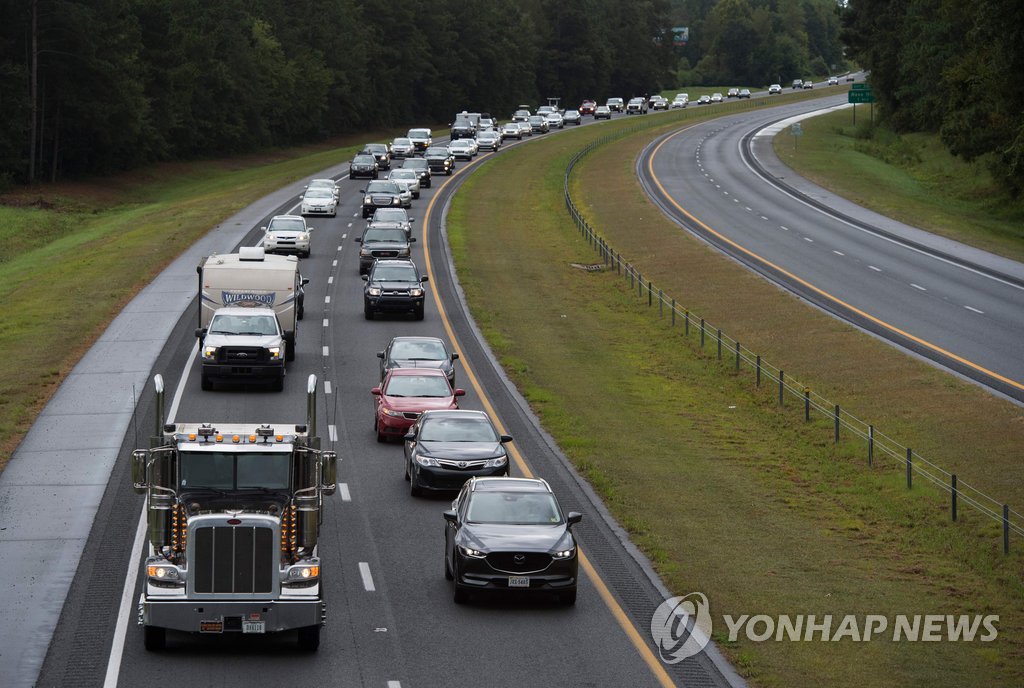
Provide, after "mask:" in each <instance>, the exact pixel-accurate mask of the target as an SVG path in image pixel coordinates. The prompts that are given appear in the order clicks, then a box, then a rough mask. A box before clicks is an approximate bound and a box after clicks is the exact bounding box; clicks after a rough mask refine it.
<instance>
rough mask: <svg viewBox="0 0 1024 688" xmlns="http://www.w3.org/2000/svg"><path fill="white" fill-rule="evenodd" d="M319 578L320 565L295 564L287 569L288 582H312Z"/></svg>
mask: <svg viewBox="0 0 1024 688" xmlns="http://www.w3.org/2000/svg"><path fill="white" fill-rule="evenodd" d="M319 577H320V564H296V565H295V566H292V567H291V568H290V569H288V581H289V582H296V581H312V580H316V579H317V578H319Z"/></svg>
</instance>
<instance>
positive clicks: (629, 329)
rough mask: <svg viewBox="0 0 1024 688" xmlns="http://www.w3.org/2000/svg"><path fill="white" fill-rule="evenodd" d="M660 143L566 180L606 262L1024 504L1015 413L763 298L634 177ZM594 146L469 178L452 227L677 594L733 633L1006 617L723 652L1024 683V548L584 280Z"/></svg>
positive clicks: (482, 287) (844, 681)
mask: <svg viewBox="0 0 1024 688" xmlns="http://www.w3.org/2000/svg"><path fill="white" fill-rule="evenodd" d="M667 120H668V118H666V121H667ZM604 131H608V130H607V129H606V130H604ZM656 131H657V130H656V129H652V130H651V132H650V133H645V134H641V135H638V136H634V137H631V138H628V139H626V140H624V141H622V142H620V143H615V144H612V145H608V146H606V147H604V148H602V149H601V150H600V151H598V152H596V153H594V154H593V155H591V156H590V157H588V158H587V159H586V161H585V162H584V164H583V166H582V169H581V170H580V172H579V174H578V176H576V177H575V178H574V179H575V180H576V181H575V182H574V188H575V192H574V193H576V194H577V195H578V197H579V199H580V200H582V202H583V203H584V206H585V212H586V214H587V216H588V218H589V219H590V220H591V222H592V224H595V225H596V226H599V227H602V228H603V230H602V231H603V233H604V234H605V236H606V238H608V239H609V241H610V242H611V244H612V245H613V246H615V247H616V248H617V249H618V250H620V251H622V252H623V253H625V254H626V255H627V257H628V259H629V260H631V261H632V262H634V264H636V265H637V266H638V267H639V268H640V270H641V271H642V272H643V273H644V275H645V276H649V277H650V278H652V279H653V280H654V282H655V283H656V284H657V285H658V286H659V287H662V288H665V289H666V290H667V291H669V292H670V293H672V294H673V295H675V296H677V297H678V298H680V299H684V300H685V302H686V304H687V305H688V306H690V307H691V308H693V309H695V310H696V311H697V312H699V313H701V314H702V315H706V316H707V317H708V318H709V319H712V320H713V321H715V322H716V323H719V324H721V325H722V326H723V328H727V331H728V332H730V333H731V334H733V335H734V336H738V338H739V339H741V340H742V341H743V342H744V344H745V345H747V346H749V347H751V348H754V349H755V350H759V351H761V352H762V353H763V354H764V355H765V356H766V358H767V359H768V360H771V361H773V362H774V363H776V364H779V365H781V366H782V367H784V368H785V369H786V370H787V371H791V372H793V373H798V372H799V374H800V375H799V376H800V378H801V379H805V380H808V381H810V382H811V384H814V385H815V387H816V389H817V390H818V391H820V392H822V393H824V394H826V395H827V396H830V397H831V398H834V399H837V400H840V401H843V402H849V403H850V404H851V406H850V407H849V408H851V410H853V411H854V412H855V413H857V414H858V415H861V416H862V417H867V418H868V419H870V420H873V421H875V422H876V424H877V425H879V427H881V428H884V429H885V430H886V431H887V432H889V433H890V434H894V435H895V436H896V437H898V438H900V439H904V440H905V441H907V442H909V443H911V444H912V445H913V446H915V448H918V447H919V448H920V451H922V452H923V453H924V454H925V455H928V456H930V458H932V459H935V460H938V461H940V462H948V464H949V465H950V466H952V467H959V469H961V478H962V479H968V478H967V477H966V476H971V479H976V480H974V481H975V482H980V483H982V484H983V486H984V487H986V488H988V489H991V490H992V491H994V492H996V493H997V494H1000V495H1001V496H1005V498H1007V499H1010V500H1012V503H1014V504H1024V487H1022V485H1021V480H1020V478H1021V469H1020V467H1019V448H1020V447H1021V446H1024V416H1022V414H1021V412H1020V409H1018V408H1017V407H1013V406H1011V405H1009V404H1006V403H1005V402H1000V401H998V400H995V399H993V398H992V397H990V396H988V395H986V394H985V393H983V392H982V391H980V390H978V389H977V388H975V387H973V386H971V385H967V384H964V383H961V382H959V381H958V380H956V379H955V378H952V377H950V376H948V375H945V374H943V373H940V372H938V371H936V370H934V369H932V368H930V367H929V366H927V365H924V364H922V363H919V362H916V361H913V360H911V359H909V358H907V357H905V356H902V355H900V354H899V353H897V352H895V351H894V350H893V349H891V348H890V347H888V346H886V345H884V344H882V343H880V342H877V341H876V340H874V339H873V338H871V337H868V336H866V335H863V334H861V333H859V332H856V331H854V330H852V329H850V328H848V327H846V326H844V325H842V324H841V323H838V322H837V321H835V320H833V319H832V318H829V317H827V316H824V315H822V314H820V313H819V312H817V311H816V310H813V309H810V308H807V307H806V306H804V305H803V304H802V303H801V302H799V301H798V300H797V299H795V298H793V297H790V296H788V295H786V294H784V293H782V292H780V291H777V290H775V289H773V288H766V286H765V283H764V282H763V281H762V280H759V279H758V278H756V277H753V276H752V275H750V274H748V273H747V272H746V271H744V270H742V269H740V268H738V267H737V266H735V265H734V264H733V263H732V262H731V261H729V260H727V259H725V258H722V257H721V256H719V255H717V254H715V253H714V252H713V251H711V250H710V249H708V248H706V247H705V246H704V245H703V244H701V243H699V242H697V241H695V240H693V239H691V238H689V237H687V236H685V235H683V234H681V233H680V232H679V231H678V229H677V228H675V227H674V225H671V224H670V223H668V222H667V221H665V220H664V219H663V218H662V217H661V215H660V213H659V212H658V211H657V210H656V209H655V208H654V207H653V206H651V205H650V204H649V203H648V202H647V200H646V198H645V197H644V195H643V193H642V192H641V190H640V189H639V186H638V184H637V182H636V180H635V177H634V175H633V172H632V169H633V161H634V159H635V156H636V155H637V153H638V151H639V149H640V148H641V147H642V145H643V143H644V142H645V141H648V140H649V139H650V138H651V137H652V136H653V135H654V134H655V133H656ZM597 134H598V132H597V131H590V130H587V129H584V130H580V131H579V132H576V131H573V132H569V133H567V134H565V135H563V136H559V137H558V138H557V139H552V140H550V141H549V142H547V143H545V144H542V145H531V146H524V147H522V148H518V149H515V150H510V151H508V152H507V153H505V154H503V155H502V156H501V158H499V159H496V160H493V161H492V162H490V163H489V164H488V165H485V166H484V167H483V168H482V169H481V170H480V172H478V173H477V174H475V175H474V176H473V177H472V178H470V179H469V180H468V181H467V183H466V185H465V186H464V187H463V189H462V190H460V192H459V194H458V195H457V197H456V199H455V202H454V203H453V206H452V210H451V214H450V215H449V218H448V231H449V235H450V237H451V241H452V248H453V254H454V257H455V261H456V265H457V266H458V271H459V276H460V280H461V281H462V283H463V286H464V288H465V289H466V293H467V297H468V299H469V302H470V305H471V308H472V310H473V313H474V317H475V318H476V320H477V321H478V322H479V323H480V325H481V328H482V330H483V332H484V334H485V336H486V337H487V338H488V340H489V341H490V343H491V346H492V348H493V349H494V351H495V353H496V354H497V356H498V357H499V359H500V360H501V361H502V363H503V365H504V366H505V367H506V369H507V370H508V372H509V375H510V376H511V378H512V379H513V380H514V381H515V383H516V384H517V385H518V386H519V388H520V389H521V390H522V392H523V394H524V395H525V396H526V398H527V399H528V400H529V401H530V403H531V405H532V407H533V409H534V410H535V411H536V413H537V414H538V416H539V417H540V418H541V422H542V423H543V424H544V426H545V428H546V429H547V430H548V431H549V432H551V433H552V435H553V436H554V437H555V438H556V440H557V441H558V443H559V445H560V446H561V447H562V448H563V450H564V451H565V453H566V454H567V456H568V457H569V458H570V460H571V461H573V463H574V464H575V465H576V466H577V468H578V469H579V470H580V471H581V472H582V473H583V474H584V475H585V476H586V477H587V478H588V479H589V480H590V481H591V482H592V483H593V484H594V485H595V487H596V488H597V489H598V490H599V492H600V494H601V495H602V498H603V499H604V500H605V501H606V503H607V504H608V506H609V508H610V509H611V510H612V512H613V513H614V514H615V516H616V517H617V518H618V519H619V521H620V522H621V523H622V524H623V525H624V526H625V527H626V528H627V529H628V530H629V532H630V534H631V537H632V538H633V539H634V541H635V542H636V543H637V544H638V545H639V546H640V547H641V548H642V549H643V550H644V551H645V552H646V553H647V554H648V556H650V557H651V559H652V561H653V562H654V563H655V566H656V567H657V569H658V571H659V573H660V574H661V575H662V577H663V578H664V580H665V581H666V583H667V585H668V586H669V588H670V589H671V590H672V591H673V592H674V593H676V594H686V593H689V592H691V591H694V590H699V591H702V592H704V593H706V594H707V595H708V597H709V599H710V600H711V603H712V612H713V615H714V617H715V620H716V622H717V623H718V627H717V628H716V631H717V632H718V633H719V634H720V633H722V632H724V631H725V628H724V624H723V623H722V622H721V615H722V614H723V613H727V614H733V615H736V614H742V613H747V614H758V613H768V614H771V615H776V614H783V613H788V614H795V613H801V612H803V613H813V614H817V615H819V616H820V615H823V614H829V613H831V614H834V615H838V616H842V615H844V614H848V613H853V614H858V615H861V616H863V615H864V614H868V613H878V614H886V615H888V616H890V617H892V616H894V615H896V614H927V613H953V614H960V613H998V614H1001V615H1002V621H1001V623H1000V632H1001V635H1000V638H999V640H998V641H997V642H995V643H992V644H980V643H974V644H967V643H960V644H952V643H916V644H908V643H902V644H897V643H892V642H889V641H886V640H881V641H879V640H876V641H873V642H871V643H853V642H841V643H829V644H828V645H827V646H822V644H821V643H790V642H779V643H776V642H766V643H753V642H749V641H746V640H742V639H741V640H740V641H739V642H737V643H733V644H728V646H727V647H725V648H724V649H725V651H726V652H727V654H728V655H729V656H730V657H731V658H732V659H733V660H734V662H735V663H736V665H737V667H738V668H739V670H740V671H741V672H742V673H744V674H745V675H747V676H749V677H750V678H751V680H752V682H753V684H755V685H764V686H819V685H829V686H842V685H850V686H853V685H856V686H891V685H930V684H942V685H963V686H973V685H1011V684H1019V683H1020V682H1021V681H1022V680H1024V666H1022V664H1021V661H1020V655H1021V650H1022V649H1024V644H1022V642H1021V636H1020V632H1021V630H1022V629H1024V605H1022V602H1021V595H1020V589H1021V583H1022V579H1021V575H1020V572H1021V570H1022V569H1021V564H1022V563H1024V557H1022V556H1021V554H1020V552H1019V550H1020V549H1021V543H1015V550H1014V551H1013V553H1012V554H1011V555H1010V556H1009V557H1004V556H1003V555H1002V553H1001V550H1000V540H999V537H998V533H999V531H998V527H997V526H996V525H995V524H993V523H989V522H985V521H983V520H982V519H981V518H979V517H978V515H977V514H971V513H968V514H967V515H965V516H963V518H962V520H961V522H960V523H958V524H952V523H950V522H949V516H948V512H947V505H946V500H945V499H944V498H942V497H941V496H939V494H938V493H937V492H934V491H931V490H929V489H926V488H924V487H922V486H919V487H917V488H915V489H914V490H912V491H909V492H908V491H907V490H906V489H905V488H904V487H903V483H902V473H901V470H900V468H899V467H898V466H892V465H882V466H876V467H875V468H873V469H868V468H867V467H866V465H865V463H866V462H865V451H864V447H863V445H861V444H859V443H857V442H854V441H852V440H844V441H843V442H840V444H839V445H838V446H834V445H833V444H832V441H831V430H830V425H829V424H828V423H827V422H826V421H824V420H816V421H814V422H811V423H809V424H805V423H803V422H802V420H801V419H802V413H801V411H799V410H797V409H796V408H793V407H790V408H789V409H783V410H779V409H778V408H777V407H776V404H775V401H774V394H773V393H772V392H771V391H770V390H766V389H763V388H762V389H760V390H759V389H757V388H755V387H754V385H753V380H752V376H751V375H749V374H741V375H736V374H735V373H733V372H732V371H731V370H730V366H729V365H723V364H720V363H718V362H717V361H716V360H714V354H713V350H712V349H711V347H709V348H708V349H707V350H706V351H704V352H701V351H699V350H697V349H696V344H695V337H693V336H691V337H690V339H689V340H686V339H685V338H684V337H683V336H682V331H681V330H682V328H681V327H676V328H674V329H673V328H672V327H671V326H670V325H669V324H668V320H667V318H665V319H661V320H659V319H658V318H657V311H656V308H655V309H654V312H653V313H652V310H651V309H649V308H648V306H647V304H646V301H645V300H644V301H640V300H638V299H637V298H636V297H635V295H634V293H633V292H632V291H630V290H629V287H628V283H626V284H624V283H623V281H622V279H621V277H616V276H615V275H614V274H609V273H607V272H602V273H587V272H583V271H581V270H578V269H576V268H573V267H571V266H570V263H583V264H588V263H594V262H596V257H595V254H594V253H593V252H592V251H591V250H590V249H589V248H588V247H587V245H586V244H585V243H584V242H583V241H582V240H581V239H580V238H579V236H578V234H577V233H576V231H575V228H574V227H573V226H572V224H571V222H570V221H569V219H568V216H567V215H566V213H565V212H564V210H563V204H562V198H561V180H562V173H563V170H564V166H565V163H566V162H567V161H568V159H569V157H570V156H571V154H572V153H573V152H575V151H576V150H578V149H579V148H580V147H582V146H583V145H584V144H585V142H586V141H588V140H590V139H591V138H592V137H595V136H596V135H597ZM510 180H515V183H509V181H510ZM639 218H643V221H642V222H639V221H638V219H639ZM524 256H529V260H526V259H524ZM554 295H557V297H555V296H554ZM780 322H784V323H787V329H786V331H785V332H783V331H780V330H779V328H778V326H777V323H780ZM796 333H799V336H797V335H796ZM822 352H828V354H827V355H823V354H822Z"/></svg>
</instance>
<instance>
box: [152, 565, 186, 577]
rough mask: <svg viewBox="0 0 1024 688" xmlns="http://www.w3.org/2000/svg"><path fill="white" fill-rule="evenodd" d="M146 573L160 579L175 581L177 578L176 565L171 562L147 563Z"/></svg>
mask: <svg viewBox="0 0 1024 688" xmlns="http://www.w3.org/2000/svg"><path fill="white" fill-rule="evenodd" d="M146 575H147V576H149V577H150V578H155V579H156V580H161V581H164V580H166V581H176V580H178V579H179V576H178V567H176V566H174V565H172V564H149V565H147V566H146Z"/></svg>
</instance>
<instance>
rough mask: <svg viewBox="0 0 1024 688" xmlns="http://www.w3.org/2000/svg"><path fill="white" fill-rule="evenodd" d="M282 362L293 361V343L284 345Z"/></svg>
mask: <svg viewBox="0 0 1024 688" xmlns="http://www.w3.org/2000/svg"><path fill="white" fill-rule="evenodd" d="M284 360H286V361H294V360H295V342H294V341H292V342H285V343H284Z"/></svg>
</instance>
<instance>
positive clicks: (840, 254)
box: [832, 249, 846, 256]
mask: <svg viewBox="0 0 1024 688" xmlns="http://www.w3.org/2000/svg"><path fill="white" fill-rule="evenodd" d="M832 253H834V254H836V255H837V256H845V255H846V254H845V253H843V252H842V251H836V250H835V249H832Z"/></svg>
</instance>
